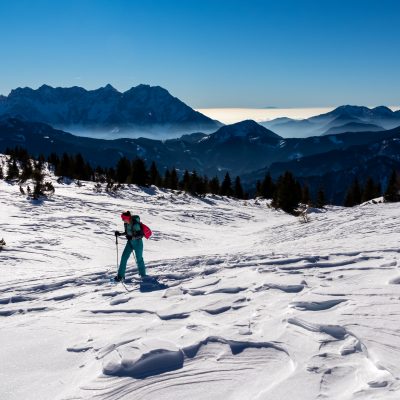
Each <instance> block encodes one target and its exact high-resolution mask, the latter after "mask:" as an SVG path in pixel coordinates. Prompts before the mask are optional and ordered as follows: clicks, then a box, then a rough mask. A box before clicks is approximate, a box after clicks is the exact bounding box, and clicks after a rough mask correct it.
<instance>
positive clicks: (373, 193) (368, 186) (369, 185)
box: [361, 176, 380, 202]
mask: <svg viewBox="0 0 400 400" xmlns="http://www.w3.org/2000/svg"><path fill="white" fill-rule="evenodd" d="M377 189H378V188H377V185H376V184H375V182H374V181H373V179H372V178H371V177H370V176H369V177H368V178H367V180H366V182H365V186H364V189H363V191H362V195H361V201H362V202H365V201H369V200H372V199H374V198H376V197H379V196H380V194H378V193H377Z"/></svg>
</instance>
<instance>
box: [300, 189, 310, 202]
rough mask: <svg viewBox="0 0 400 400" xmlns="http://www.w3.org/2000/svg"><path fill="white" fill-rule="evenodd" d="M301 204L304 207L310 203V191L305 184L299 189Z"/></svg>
mask: <svg viewBox="0 0 400 400" xmlns="http://www.w3.org/2000/svg"><path fill="white" fill-rule="evenodd" d="M301 202H302V203H303V204H306V205H310V203H311V196H310V189H309V188H308V185H306V184H305V185H304V186H303V187H302V189H301Z"/></svg>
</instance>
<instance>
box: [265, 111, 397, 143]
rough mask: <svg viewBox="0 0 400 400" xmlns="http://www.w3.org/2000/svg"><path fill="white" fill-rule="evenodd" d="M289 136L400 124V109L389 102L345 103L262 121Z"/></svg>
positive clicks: (367, 129) (381, 127) (360, 130)
mask: <svg viewBox="0 0 400 400" xmlns="http://www.w3.org/2000/svg"><path fill="white" fill-rule="evenodd" d="M261 124H262V125H263V126H265V127H266V128H269V129H272V130H273V131H274V132H276V133H278V134H279V135H283V136H285V137H308V136H319V135H329V134H336V133H344V132H363V131H372V130H375V131H382V130H385V129H392V128H395V127H396V126H399V125H400V111H392V110H391V109H390V108H388V107H385V106H379V107H375V108H368V107H361V106H351V105H344V106H340V107H337V108H335V109H334V110H332V111H330V112H328V113H325V114H321V115H317V116H314V117H311V118H308V119H302V120H295V119H290V118H286V117H285V118H277V119H274V120H271V121H266V122H261Z"/></svg>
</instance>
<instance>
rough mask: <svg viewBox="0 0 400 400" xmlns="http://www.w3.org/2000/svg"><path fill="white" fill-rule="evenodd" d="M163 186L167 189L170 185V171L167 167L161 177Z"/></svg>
mask: <svg viewBox="0 0 400 400" xmlns="http://www.w3.org/2000/svg"><path fill="white" fill-rule="evenodd" d="M162 186H163V187H165V188H167V189H169V188H170V186H171V172H169V169H168V168H167V169H166V170H165V174H164V179H163V185H162Z"/></svg>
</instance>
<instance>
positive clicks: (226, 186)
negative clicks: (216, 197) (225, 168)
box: [220, 172, 233, 196]
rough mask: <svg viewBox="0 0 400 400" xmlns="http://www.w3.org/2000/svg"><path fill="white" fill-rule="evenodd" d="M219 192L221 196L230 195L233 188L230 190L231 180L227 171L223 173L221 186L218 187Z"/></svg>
mask: <svg viewBox="0 0 400 400" xmlns="http://www.w3.org/2000/svg"><path fill="white" fill-rule="evenodd" d="M220 194H221V195H222V196H232V194H233V190H232V181H231V177H230V176H229V172H227V173H226V174H225V178H224V180H223V181H222V184H221V188H220Z"/></svg>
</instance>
